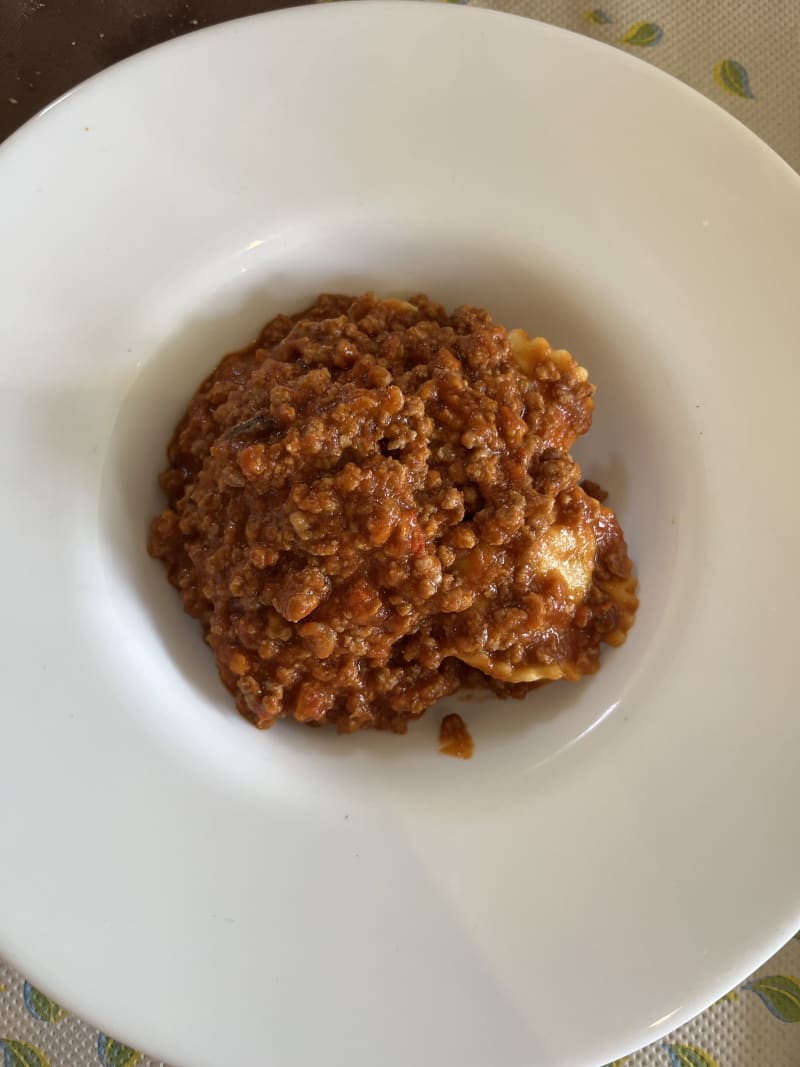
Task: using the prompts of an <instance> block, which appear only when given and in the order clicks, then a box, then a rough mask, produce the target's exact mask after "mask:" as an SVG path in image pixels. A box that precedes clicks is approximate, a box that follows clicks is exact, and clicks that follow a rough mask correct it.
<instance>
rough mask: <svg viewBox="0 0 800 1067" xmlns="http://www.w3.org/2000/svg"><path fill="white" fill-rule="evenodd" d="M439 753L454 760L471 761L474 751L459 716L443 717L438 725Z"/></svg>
mask: <svg viewBox="0 0 800 1067" xmlns="http://www.w3.org/2000/svg"><path fill="white" fill-rule="evenodd" d="M439 751H440V752H441V753H442V754H443V755H444V756H453V757H454V758H455V759H472V754H473V752H474V751H475V745H474V743H473V740H472V737H471V736H470V732H469V730H468V729H467V725H466V723H465V722H464V720H463V719H462V718H461V716H460V715H458V714H456V713H455V712H453V713H451V714H450V715H445V717H444V718H443V719H442V721H441V723H440V725H439Z"/></svg>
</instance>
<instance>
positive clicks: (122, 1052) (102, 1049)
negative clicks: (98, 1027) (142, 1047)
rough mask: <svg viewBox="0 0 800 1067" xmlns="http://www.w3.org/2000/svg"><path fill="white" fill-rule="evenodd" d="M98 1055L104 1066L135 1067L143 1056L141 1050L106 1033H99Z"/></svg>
mask: <svg viewBox="0 0 800 1067" xmlns="http://www.w3.org/2000/svg"><path fill="white" fill-rule="evenodd" d="M97 1055H98V1056H99V1058H100V1062H101V1063H102V1065H103V1067H135V1065H136V1064H137V1063H138V1062H139V1060H140V1059H141V1058H142V1054H141V1052H135V1051H134V1050H133V1049H132V1048H128V1046H127V1045H123V1044H122V1043H121V1042H120V1041H114V1040H113V1039H112V1038H110V1037H106V1035H105V1034H98V1035H97Z"/></svg>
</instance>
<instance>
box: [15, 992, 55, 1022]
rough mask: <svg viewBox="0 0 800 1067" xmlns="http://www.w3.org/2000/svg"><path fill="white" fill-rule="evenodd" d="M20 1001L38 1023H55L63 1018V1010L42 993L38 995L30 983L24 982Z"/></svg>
mask: <svg viewBox="0 0 800 1067" xmlns="http://www.w3.org/2000/svg"><path fill="white" fill-rule="evenodd" d="M22 999H23V1001H24V1003H25V1007H26V1008H27V1009H28V1011H29V1012H30V1013H31V1015H32V1016H33V1017H34V1019H38V1020H39V1022H40V1023H57V1022H58V1021H59V1019H62V1018H63V1016H64V1009H63V1008H61V1007H59V1005H58V1004H56V1002H55V1001H54V1000H51V999H50V998H49V997H46V996H45V995H44V993H40V992H39V990H38V989H36V988H35V986H32V985H31V984H30V982H26V983H25V985H24V986H23V987H22Z"/></svg>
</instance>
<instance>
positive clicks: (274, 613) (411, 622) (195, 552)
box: [149, 294, 636, 733]
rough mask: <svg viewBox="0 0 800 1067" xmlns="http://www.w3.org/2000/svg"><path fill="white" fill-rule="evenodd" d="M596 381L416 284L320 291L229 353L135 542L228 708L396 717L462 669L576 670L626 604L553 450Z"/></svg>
mask: <svg viewBox="0 0 800 1067" xmlns="http://www.w3.org/2000/svg"><path fill="white" fill-rule="evenodd" d="M593 392H594V389H593V387H592V386H591V385H590V384H589V382H588V380H587V377H586V372H585V371H584V370H583V369H582V368H581V367H579V366H578V364H577V363H576V362H575V361H574V360H573V359H572V357H571V356H569V354H568V353H566V352H563V351H558V350H553V349H551V348H550V346H549V345H547V343H546V342H545V341H543V340H541V339H536V340H531V339H530V338H528V337H527V335H526V334H524V333H522V332H521V331H512V332H511V333H509V332H508V331H507V330H506V329H505V328H504V327H503V326H500V325H498V324H496V323H495V322H494V321H493V320H492V318H491V316H490V315H489V314H488V312H486V311H482V310H479V309H477V308H474V307H461V308H458V309H457V310H456V311H455V312H453V314H452V315H449V316H448V315H447V314H446V313H445V311H444V309H443V308H442V307H441V306H440V305H439V304H435V303H432V302H431V301H429V300H428V299H427V298H426V297H424V296H419V297H415V298H414V299H413V300H412V301H410V302H405V301H398V300H384V301H381V300H378V299H377V298H376V297H375V296H374V295H373V294H366V295H364V296H362V297H359V298H357V299H354V298H352V297H344V296H321V297H320V298H319V300H318V301H317V303H316V304H315V305H314V306H313V307H312V308H310V309H308V310H307V311H304V312H302V313H301V314H298V315H294V316H291V317H288V316H284V315H281V316H279V317H278V318H276V319H273V320H272V321H271V322H269V323H268V324H267V325H266V326H265V327H264V329H263V330H262V332H261V335H260V337H259V339H258V341H257V342H256V343H255V344H254V345H251V346H250V347H248V348H246V349H244V350H243V351H241V352H235V353H232V354H231V355H229V356H226V357H225V358H224V359H223V360H222V362H221V363H220V364H219V366H218V367H217V368H216V370H215V371H214V372H213V373H212V374H211V375H210V376H209V377H208V378H207V379H206V380H205V382H203V384H202V385H201V386H200V388H199V389H198V391H197V393H196V394H195V396H194V398H193V400H192V401H191V403H190V405H189V408H188V411H187V412H186V414H185V416H184V417H183V419H182V420H181V422H180V423H179V425H178V427H177V429H176V430H175V433H174V436H173V438H172V441H171V443H170V445H169V448H168V460H169V466H168V468H167V469H166V470H165V471H164V473H163V474H162V475H161V486H162V488H163V490H164V492H165V493H166V496H167V500H168V505H169V506H168V507H167V509H166V510H165V511H163V512H162V513H161V515H159V516H157V517H156V518H155V519H154V520H153V523H152V527H151V532H150V540H149V550H150V553H151V554H152V555H153V556H155V557H156V558H158V559H161V560H162V561H163V562H164V563H165V565H166V568H167V573H168V576H169V580H170V581H171V582H172V584H173V585H174V586H175V587H176V588H177V589H178V590H179V592H180V594H181V596H182V598H183V602H184V606H185V609H186V611H187V612H188V613H189V614H190V615H192V616H194V617H195V618H197V619H199V620H200V622H201V624H202V626H203V629H204V632H205V636H206V640H207V641H208V643H209V645H210V646H211V648H212V649H213V651H214V654H215V656H216V660H217V665H218V668H219V672H220V676H221V678H222V680H223V682H224V683H225V685H226V686H227V687H228V688H229V689H230V691H231V692H232V693H233V695H234V696H235V698H236V704H237V707H238V708H239V710H240V711H241V713H242V714H243V715H244V716H245V717H246V718H248V719H249V720H250V721H251V722H253V723H255V725H257V726H259V727H266V726H271V725H272V723H273V722H274V721H275V720H276V719H277V718H281V717H285V716H294V718H296V719H298V720H300V721H301V722H305V723H309V724H312V725H322V724H333V725H335V726H336V727H337V729H338V730H339V731H340V732H343V733H346V732H352V731H354V730H358V729H360V728H363V727H378V728H381V729H390V730H394V731H397V732H404V731H405V728H406V724H407V722H408V720H409V719H413V718H416V717H417V716H419V715H421V714H422V713H423V712H424V711H425V709H426V708H427V707H429V706H430V705H431V704H432V703H433V702H434V701H436V700H438V699H439V698H440V697H443V696H446V695H447V694H450V693H453V692H455V691H456V690H457V689H458V688H459V687H460V686H462V685H465V684H469V685H475V684H484V685H490V686H491V687H492V688H493V689H494V690H495V691H496V692H499V693H500V694H502V695H504V696H505V695H521V694H522V693H523V692H526V691H527V690H528V689H530V688H531V686H533V685H537V684H541V682H543V681H546V680H549V679H551V678H556V677H567V678H576V677H579V676H581V675H582V674H586V673H589V672H591V671H593V670H596V669H597V664H598V658H599V645H600V642H601V641H609V642H610V643H620V640H622V639H624V634H625V631H626V630H627V628H628V626H629V625H630V623H631V621H632V618H633V611H634V610H635V606H636V605H635V598H634V597H633V583H632V579H631V578H630V571H631V564H630V560H629V559H628V555H627V550H626V548H625V542H624V540H623V538H622V533H621V531H620V529H619V526H618V524H617V523H616V520H615V518H614V516H613V514H612V513H611V512H610V511H609V510H608V509H607V508H605V507H603V506H602V505H601V504H600V503H598V501H597V500H596V499H594V498H593V497H591V496H589V495H587V493H585V492H583V490H582V489H580V487H579V484H578V483H579V480H580V469H579V468H578V465H577V464H576V463H575V462H574V461H573V460H572V458H571V457H570V456H569V454H568V449H569V448H570V446H571V444H572V443H573V441H574V440H575V439H576V437H577V436H578V435H579V434H582V433H584V432H585V431H586V430H587V429H588V428H589V425H590V423H591V416H592V408H593V399H592V397H593ZM581 567H582V568H583V569H582V570H581ZM576 576H577V577H576ZM595 576H597V580H595ZM581 583H582V584H581Z"/></svg>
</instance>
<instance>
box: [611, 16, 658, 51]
mask: <svg viewBox="0 0 800 1067" xmlns="http://www.w3.org/2000/svg"><path fill="white" fill-rule="evenodd" d="M663 36H664V31H663V30H662V29H661V27H660V26H659V25H658V23H657V22H634V24H633V25H632V26H630V27H629V28H628V29H627V30H626V31H625V33H624V34H623V35H622V37H620V39H619V43H620V44H630V45H635V46H636V47H637V48H652V46H653V45H654V44H658V43H659V41H660V40H661V38H662V37H663Z"/></svg>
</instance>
